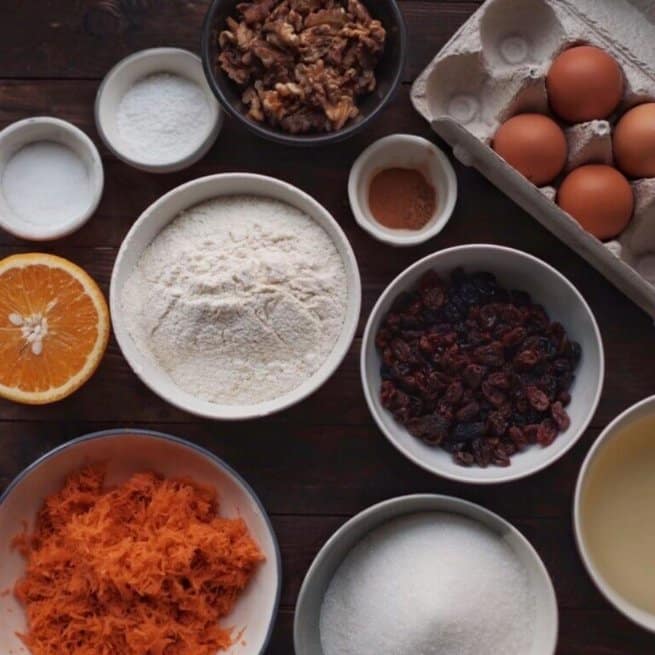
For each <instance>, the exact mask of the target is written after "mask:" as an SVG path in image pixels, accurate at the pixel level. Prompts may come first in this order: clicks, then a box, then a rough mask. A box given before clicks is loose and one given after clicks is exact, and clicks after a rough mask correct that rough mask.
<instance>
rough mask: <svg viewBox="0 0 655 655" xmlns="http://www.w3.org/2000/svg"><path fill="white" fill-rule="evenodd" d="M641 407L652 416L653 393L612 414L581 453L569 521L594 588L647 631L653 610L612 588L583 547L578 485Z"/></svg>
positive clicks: (654, 620) (654, 626) (654, 627)
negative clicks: (582, 453) (571, 513)
mask: <svg viewBox="0 0 655 655" xmlns="http://www.w3.org/2000/svg"><path fill="white" fill-rule="evenodd" d="M644 408H648V409H650V413H651V415H652V416H655V396H648V397H646V398H644V399H642V400H640V401H639V402H637V403H635V404H634V405H631V406H630V407H628V408H627V409H625V410H623V411H622V412H621V413H620V414H619V415H618V416H617V417H616V418H614V419H613V420H612V421H611V422H610V423H608V425H607V426H606V427H605V429H604V430H603V431H602V432H601V433H600V435H598V437H597V438H596V440H595V441H594V443H593V444H592V446H591V448H590V449H589V451H588V452H587V455H586V456H585V459H584V461H583V463H582V466H581V467H580V472H579V473H578V478H577V480H576V484H575V492H574V496H573V520H572V523H573V533H574V535H575V543H576V546H577V549H578V553H579V554H580V559H581V560H582V563H583V564H584V567H585V569H586V570H587V574H588V575H589V577H590V578H591V579H592V581H593V583H594V584H595V585H596V589H598V591H600V593H601V594H602V595H603V596H604V597H605V599H606V600H607V601H608V602H609V603H610V604H611V605H612V606H613V607H614V608H615V609H616V610H617V611H618V612H620V613H621V614H623V616H625V617H626V618H627V619H628V620H629V621H632V623H634V624H636V625H638V626H639V627H640V628H643V629H645V630H648V631H649V632H655V614H651V613H649V612H646V610H643V609H640V608H639V607H637V606H636V605H633V604H632V603H631V602H630V601H628V600H627V599H625V598H624V597H623V596H621V595H620V594H619V593H618V592H616V591H614V589H613V588H612V586H611V585H610V584H609V583H608V582H606V581H605V579H604V578H603V576H602V575H601V573H600V571H599V570H598V569H597V567H596V566H595V564H594V563H593V560H592V557H591V555H590V554H589V552H588V550H587V546H586V544H585V540H584V537H583V530H582V508H581V502H582V488H583V486H584V483H585V481H586V478H587V474H588V473H589V468H590V467H591V465H592V463H593V461H594V460H595V459H596V457H597V456H598V454H599V453H600V452H601V451H602V449H603V448H604V447H605V446H606V445H607V443H609V442H610V441H611V440H612V439H613V438H616V436H617V434H619V433H618V432H617V428H618V427H620V425H621V424H622V423H624V422H625V421H626V420H628V419H630V417H631V416H632V415H633V414H638V413H639V412H640V411H641V410H642V409H644Z"/></svg>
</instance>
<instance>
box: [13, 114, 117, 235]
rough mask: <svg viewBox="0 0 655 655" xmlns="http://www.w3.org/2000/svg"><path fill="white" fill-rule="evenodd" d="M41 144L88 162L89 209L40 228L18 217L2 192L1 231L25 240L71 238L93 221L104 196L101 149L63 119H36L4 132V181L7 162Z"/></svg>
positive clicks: (38, 117) (25, 121)
mask: <svg viewBox="0 0 655 655" xmlns="http://www.w3.org/2000/svg"><path fill="white" fill-rule="evenodd" d="M39 141H52V142H55V143H59V144H61V145H63V146H66V147H67V148H70V149H71V150H72V151H73V152H74V153H75V154H76V155H77V156H78V157H79V158H80V159H81V160H82V161H83V162H84V165H85V167H86V169H87V173H88V177H89V185H90V190H91V193H90V194H89V202H88V205H87V207H86V208H85V209H84V211H82V212H81V213H78V214H77V215H72V216H70V217H69V218H67V219H66V220H64V221H57V222H56V223H54V224H51V225H47V224H46V225H40V224H36V223H30V222H28V221H26V220H25V219H24V218H22V217H21V216H18V215H17V214H16V213H15V212H14V211H13V210H12V208H11V207H10V205H9V204H8V203H7V200H6V198H5V197H4V194H3V193H2V190H1V188H0V227H2V228H4V229H5V230H7V232H10V233H11V234H13V235H15V236H17V237H19V238H21V239H29V240H31V241H50V240H52V239H59V238H61V237H64V236H67V235H68V234H71V233H72V232H74V231H75V230H77V229H79V228H80V227H82V225H84V223H86V222H87V221H88V220H89V218H90V217H91V215H92V214H93V212H95V210H96V208H97V207H98V203H99V202H100V198H101V196H102V190H103V188H104V173H103V169H102V160H101V159H100V155H99V154H98V149H97V148H96V147H95V145H94V143H93V141H91V139H89V137H88V136H87V135H86V134H84V132H82V130H80V129H78V128H77V127H75V126H74V125H72V124H71V123H68V122H66V121H62V120H60V119H59V118H51V117H50V116H36V117H34V118H26V119H24V120H22V121H17V122H16V123H12V124H11V125H9V126H7V127H6V128H5V129H4V130H2V131H1V132H0V179H2V176H3V174H4V169H5V166H6V165H7V162H8V161H9V160H10V159H11V158H12V157H13V156H14V155H15V154H16V152H18V151H19V150H20V149H21V148H23V147H24V146H27V145H30V144H32V143H36V142H39Z"/></svg>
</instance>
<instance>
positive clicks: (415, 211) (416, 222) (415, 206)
mask: <svg viewBox="0 0 655 655" xmlns="http://www.w3.org/2000/svg"><path fill="white" fill-rule="evenodd" d="M368 206H369V209H370V210H371V214H373V217H374V218H375V220H376V221H377V222H378V223H380V224H381V225H383V226H384V227H388V228H391V229H392V230H420V229H421V228H423V227H425V225H426V224H427V223H428V222H429V221H430V219H431V218H432V216H433V215H434V211H435V208H436V206H437V192H436V190H435V188H434V187H433V186H432V185H431V184H430V183H429V182H428V181H427V180H426V179H425V177H424V176H423V174H422V173H421V172H420V171H417V170H416V169H413V168H387V169H385V170H382V171H380V172H379V173H377V174H376V175H375V177H374V178H373V180H372V181H371V184H370V186H369V191H368Z"/></svg>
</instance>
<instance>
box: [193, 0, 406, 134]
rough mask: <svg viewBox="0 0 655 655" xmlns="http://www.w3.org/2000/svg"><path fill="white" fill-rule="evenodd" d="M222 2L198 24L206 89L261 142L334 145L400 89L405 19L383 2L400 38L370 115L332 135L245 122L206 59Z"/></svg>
mask: <svg viewBox="0 0 655 655" xmlns="http://www.w3.org/2000/svg"><path fill="white" fill-rule="evenodd" d="M225 2H226V0H212V3H211V5H210V6H209V9H208V10H207V13H206V14H205V18H204V20H203V24H202V37H201V58H202V67H203V69H204V71H205V77H206V78H207V82H208V84H209V87H210V88H211V90H212V91H213V93H214V95H215V96H216V98H217V99H218V101H219V102H220V103H221V106H222V107H223V109H225V111H226V112H227V113H228V114H230V116H232V117H234V118H235V119H237V120H238V121H239V122H240V123H241V124H243V125H244V126H245V127H246V128H247V129H248V130H250V131H251V132H253V133H255V134H257V135H258V136H260V137H263V138H264V139H268V140H269V141H275V142H276V143H281V144H283V145H291V146H321V145H328V144H331V143H337V142H339V141H343V140H345V139H347V138H349V137H351V136H353V135H354V134H356V133H358V132H360V131H361V130H363V129H364V128H365V127H366V126H367V125H368V124H369V123H370V122H371V121H372V120H373V119H375V118H376V117H377V116H378V115H379V114H380V113H381V112H382V110H383V109H384V108H385V107H386V106H387V105H388V104H389V102H391V100H392V98H393V97H394V96H395V94H396V92H397V91H398V87H399V86H400V83H401V81H402V76H403V73H404V71H405V64H406V60H407V25H406V23H405V18H404V16H403V13H402V11H401V9H400V7H399V5H398V2H397V1H396V0H383V2H385V3H386V4H387V5H388V6H389V8H390V9H391V12H392V14H393V16H394V21H395V23H396V25H397V26H398V32H399V35H400V48H399V50H400V52H399V54H398V60H397V64H396V69H395V71H394V75H393V80H392V82H391V85H390V86H389V90H388V91H387V93H386V94H385V96H384V97H383V98H382V100H381V101H380V102H379V103H378V104H377V105H376V106H375V107H374V108H373V110H372V111H371V113H370V114H368V115H367V116H365V117H364V118H362V120H360V121H359V122H355V123H352V124H351V125H349V126H347V127H344V128H342V129H340V130H337V131H336V132H327V133H325V134H317V135H315V134H312V135H293V134H286V133H285V132H282V131H281V130H276V129H274V128H270V127H266V126H264V125H263V124H262V125H258V124H257V123H255V122H253V121H250V120H248V119H247V118H246V117H245V116H244V115H243V114H242V113H241V112H240V111H238V110H237V109H236V108H235V107H234V106H233V104H232V103H231V102H230V101H229V100H228V98H227V97H226V96H225V94H224V93H223V90H222V89H221V87H220V85H219V84H218V82H217V81H216V71H215V68H214V65H213V62H212V61H211V58H210V48H211V36H212V32H213V29H214V23H215V20H214V17H215V14H216V12H217V11H218V9H219V7H221V6H222V5H223V4H224V3H225Z"/></svg>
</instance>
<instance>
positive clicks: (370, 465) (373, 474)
mask: <svg viewBox="0 0 655 655" xmlns="http://www.w3.org/2000/svg"><path fill="white" fill-rule="evenodd" d="M100 397H101V396H96V398H100ZM102 398H103V402H107V403H111V398H110V397H109V396H104V397H102ZM323 415H325V414H323ZM124 427H127V428H130V427H132V428H138V427H145V428H149V429H152V430H156V431H160V432H165V433H170V434H174V435H175V436H179V437H182V438H184V439H188V440H190V441H192V442H193V443H196V444H199V445H201V446H203V447H205V448H207V449H208V450H210V451H211V452H213V453H215V454H216V455H218V456H219V457H221V458H223V459H225V460H226V461H227V462H228V463H229V464H230V465H231V466H233V467H234V468H235V469H236V470H237V471H239V472H240V473H241V474H242V475H243V476H244V477H245V478H246V479H247V480H248V481H249V482H250V483H251V484H252V485H253V487H254V489H256V491H257V492H258V493H259V494H260V495H261V497H262V501H263V502H264V504H265V506H266V507H267V509H268V510H269V511H270V512H271V513H273V514H305V515H341V516H343V515H346V516H349V515H352V514H354V513H356V512H358V511H361V510H362V509H364V508H365V507H367V506H369V505H372V504H373V503H376V502H379V501H381V500H385V499H387V498H390V497H393V496H399V495H404V494H408V493H443V494H447V495H454V496H460V497H463V498H466V499H468V500H471V501H473V502H478V503H481V504H483V505H485V506H486V507H489V508H490V509H492V510H493V511H496V512H498V513H499V514H501V515H503V516H506V517H508V518H521V519H527V518H535V519H536V518H555V519H558V520H561V521H564V522H566V523H567V524H568V521H569V517H570V512H571V503H572V497H573V490H574V487H575V482H576V479H577V475H578V471H579V468H580V465H581V463H582V460H583V458H584V456H585V455H586V453H587V451H588V449H589V447H590V445H591V444H592V443H593V441H594V439H595V438H596V437H597V435H598V430H595V429H591V430H589V431H588V432H587V433H586V434H585V435H584V436H583V438H582V439H581V440H580V442H579V443H578V444H577V445H576V446H575V447H574V448H573V450H572V451H571V452H569V453H568V454H567V455H566V456H565V457H563V458H562V459H560V460H559V461H558V462H557V463H555V464H553V465H552V466H551V467H549V468H548V469H546V470H545V471H542V472H540V473H538V474H536V475H534V476H531V477H530V478H528V479H525V480H520V481H517V482H514V483H511V484H502V485H493V486H489V487H484V486H482V487H480V486H475V485H466V484H460V483H456V482H451V481H449V480H445V479H442V478H440V477H437V476H433V475H432V474H430V473H427V472H425V471H423V470H421V469H419V468H418V467H416V466H415V465H414V464H412V463H411V462H409V461H408V460H406V459H405V458H404V457H402V455H400V454H399V453H398V452H397V451H396V450H395V449H394V448H393V447H392V446H391V444H390V443H389V442H388V441H387V440H386V439H385V438H384V436H383V435H382V434H381V433H380V432H379V431H378V429H377V427H375V426H374V425H372V424H368V425H362V426H339V425H317V424H314V425H311V424H285V423H274V422H271V421H261V422H257V421H249V422H241V423H227V424H225V423H224V424H218V423H212V422H210V421H206V422H203V423H193V424H187V423H180V424H170V423H163V422H162V423H159V422H157V423H148V424H146V423H143V422H141V421H139V419H138V417H137V415H135V418H134V419H133V420H127V421H120V422H116V421H114V422H105V421H101V422H94V423H92V424H91V423H88V422H82V421H79V420H77V419H76V418H75V417H74V415H72V416H71V418H69V419H68V420H65V419H62V420H60V421H53V422H35V421H24V422H14V421H4V422H0V435H2V436H1V438H2V451H1V452H0V486H6V485H7V484H8V483H9V481H10V480H11V479H12V478H13V477H14V476H15V475H17V474H18V473H19V471H21V470H22V469H23V468H24V467H26V466H28V465H29V464H30V463H31V462H32V461H33V460H34V459H35V458H37V457H38V456H40V455H42V454H44V453H45V452H47V451H49V450H51V449H52V448H54V447H55V446H58V445H60V444H62V443H64V442H66V441H69V440H70V439H72V438H74V437H78V436H81V435H83V434H86V433H89V432H95V431H99V430H103V429H117V428H124Z"/></svg>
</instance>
